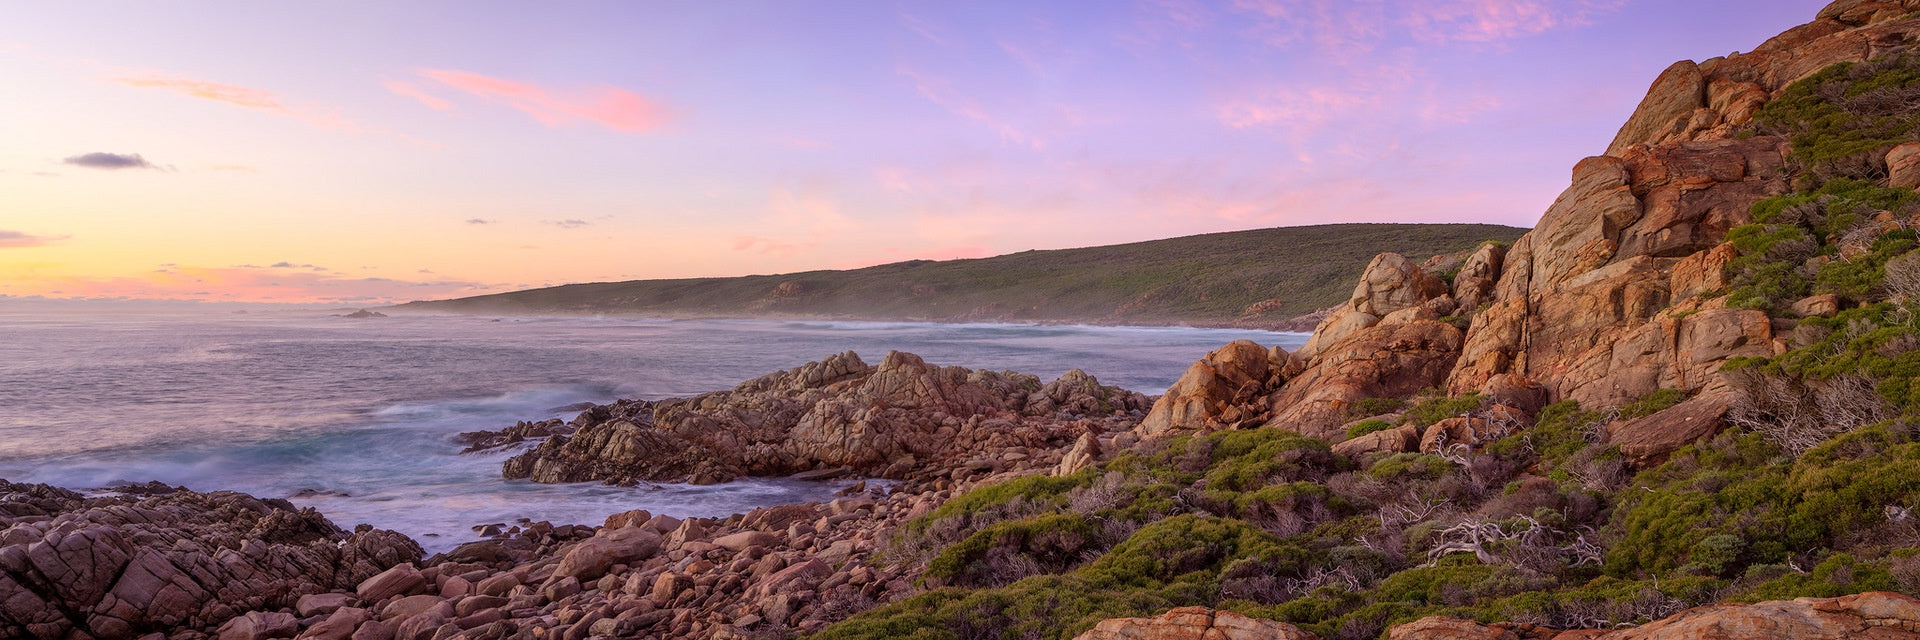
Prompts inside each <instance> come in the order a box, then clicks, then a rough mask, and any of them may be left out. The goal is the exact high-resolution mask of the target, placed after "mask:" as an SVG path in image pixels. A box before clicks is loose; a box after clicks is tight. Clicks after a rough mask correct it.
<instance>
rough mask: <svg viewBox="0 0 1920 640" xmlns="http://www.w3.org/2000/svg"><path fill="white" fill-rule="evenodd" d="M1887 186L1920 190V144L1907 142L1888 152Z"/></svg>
mask: <svg viewBox="0 0 1920 640" xmlns="http://www.w3.org/2000/svg"><path fill="white" fill-rule="evenodd" d="M1887 185H1888V186H1893V187H1906V188H1908V189H1914V188H1920V142H1907V143H1902V144H1900V145H1897V146H1895V147H1894V148H1892V149H1889V150H1888V151H1887Z"/></svg>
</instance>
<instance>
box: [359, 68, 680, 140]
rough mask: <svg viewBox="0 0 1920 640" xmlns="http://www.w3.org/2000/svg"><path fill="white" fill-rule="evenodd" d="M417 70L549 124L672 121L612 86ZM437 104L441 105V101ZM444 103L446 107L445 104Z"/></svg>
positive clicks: (641, 128)
mask: <svg viewBox="0 0 1920 640" xmlns="http://www.w3.org/2000/svg"><path fill="white" fill-rule="evenodd" d="M419 73H420V75H421V76H423V77H425V78H427V79H429V80H432V81H434V82H438V83H440V84H441V85H443V86H446V87H448V88H452V89H456V90H459V91H461V92H463V93H466V94H468V95H471V96H474V97H477V98H483V99H486V100H491V101H495V102H500V103H503V104H506V105H507V106H509V107H513V108H515V109H518V110H520V111H522V112H524V113H526V114H527V115H529V116H533V119H534V120H537V121H539V122H540V123H541V124H544V125H547V126H549V127H559V126H565V125H570V124H574V123H580V122H584V123H588V124H594V125H598V126H601V127H606V128H608V129H612V130H614V131H620V132H624V133H645V132H648V131H655V130H658V129H660V128H662V127H665V126H666V125H667V123H668V121H670V120H671V119H672V112H671V110H669V109H668V108H667V107H666V105H665V104H662V103H661V102H659V101H657V100H654V99H651V98H647V97H645V96H642V95H640V94H637V93H634V92H632V91H627V90H625V89H620V88H616V87H610V86H593V87H586V88H583V89H577V90H559V89H552V88H548V87H545V86H541V85H538V84H534V83H530V82H520V81H515V80H507V79H504V78H496V77H493V76H488V75H482V74H478V73H474V72H471V71H455V70H448V69H421V70H419ZM407 89H413V90H414V92H415V93H419V94H420V95H412V94H409V93H406V90H407ZM387 90H389V91H393V92H395V93H397V94H400V95H405V96H407V97H410V98H414V99H416V100H421V99H422V98H423V97H425V98H428V99H430V100H439V99H438V98H432V97H431V96H426V94H425V93H424V92H420V91H418V90H417V88H413V87H411V85H405V84H404V83H401V88H396V86H395V83H391V82H389V83H388V84H387ZM422 101H423V102H426V103H427V105H428V106H434V105H435V103H434V102H428V101H427V100H422ZM440 102H442V103H445V101H440ZM446 104H448V106H449V107H450V106H451V103H446ZM435 108H440V107H435Z"/></svg>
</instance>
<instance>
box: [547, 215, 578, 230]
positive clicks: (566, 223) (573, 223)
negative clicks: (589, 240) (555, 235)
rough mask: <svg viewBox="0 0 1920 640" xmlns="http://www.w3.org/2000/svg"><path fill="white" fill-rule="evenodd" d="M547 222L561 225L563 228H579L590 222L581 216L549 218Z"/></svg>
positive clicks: (557, 225)
mask: <svg viewBox="0 0 1920 640" xmlns="http://www.w3.org/2000/svg"><path fill="white" fill-rule="evenodd" d="M547 224H550V225H553V226H556V227H560V228H562V229H578V228H580V227H584V226H587V224H588V223H587V221H585V220H581V219H579V218H568V219H566V220H548V221H547Z"/></svg>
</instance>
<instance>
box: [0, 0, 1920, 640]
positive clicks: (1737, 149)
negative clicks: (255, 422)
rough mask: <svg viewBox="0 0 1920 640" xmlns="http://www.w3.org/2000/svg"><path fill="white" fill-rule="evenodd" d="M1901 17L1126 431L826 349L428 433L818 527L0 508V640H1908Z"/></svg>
mask: <svg viewBox="0 0 1920 640" xmlns="http://www.w3.org/2000/svg"><path fill="white" fill-rule="evenodd" d="M1916 12H1920V1H1914V0H1906V1H1903V2H1878V1H1872V0H1841V1H1840V2H1835V3H1833V4H1831V5H1830V6H1828V7H1827V8H1826V9H1824V10H1822V11H1821V12H1820V13H1819V14H1818V15H1817V16H1816V17H1815V19H1814V21H1813V22H1810V23H1808V24H1806V25H1802V26H1799V27H1795V28H1792V29H1789V30H1787V31H1786V32H1784V33H1782V34H1781V35H1780V36H1778V37H1776V38H1773V39H1771V40H1769V41H1767V42H1766V43H1763V44H1762V45H1760V46H1759V47H1757V48H1756V49H1755V50H1753V51H1751V52H1746V53H1740V54H1733V55H1729V56H1727V57H1724V58H1715V59H1711V60H1707V61H1704V62H1698V63H1695V62H1682V63H1679V64H1676V65H1674V66H1673V67H1671V68H1669V69H1668V70H1667V71H1666V72H1665V73H1663V74H1661V76H1660V77H1659V78H1658V79H1657V80H1656V81H1655V82H1654V84H1653V86H1652V88H1651V89H1650V91H1649V93H1648V95H1647V97H1646V99H1645V100H1644V101H1643V102H1642V103H1641V105H1640V107H1639V109H1638V110H1637V111H1636V112H1635V113H1634V114H1633V116H1632V118H1630V119H1629V120H1628V122H1627V123H1626V124H1625V125H1624V126H1623V127H1622V128H1621V130H1620V132H1619V135H1618V136H1617V138H1616V139H1615V141H1614V142H1613V144H1612V145H1610V146H1609V148H1608V149H1607V150H1606V153H1605V154H1603V155H1599V156H1595V157H1592V158H1587V159H1585V160H1582V161H1580V162H1578V163H1577V164H1576V165H1575V166H1574V168H1573V171H1572V178H1571V184H1570V186H1569V187H1568V188H1567V190H1566V191H1565V192H1564V193H1563V194H1562V196H1561V197H1560V198H1559V199H1558V200H1557V201H1556V202H1555V203H1554V204H1553V205H1552V206H1551V207H1550V208H1549V209H1548V210H1547V211H1546V212H1545V214H1544V215H1543V216H1542V218H1541V221H1540V223H1539V225H1538V226H1537V227H1536V228H1535V229H1533V230H1532V231H1531V232H1528V233H1527V234H1526V235H1524V236H1521V237H1520V238H1518V239H1517V240H1516V241H1514V242H1512V243H1510V244H1508V243H1499V242H1493V243H1483V244H1479V245H1477V246H1475V247H1474V248H1472V249H1469V250H1467V251H1464V252H1459V253H1456V254H1452V255H1443V256H1439V257H1436V258H1433V259H1426V260H1421V259H1419V256H1405V255H1401V254H1398V253H1383V254H1379V255H1377V256H1374V257H1373V258H1372V259H1371V261H1370V262H1368V263H1367V266H1366V268H1365V270H1364V273H1363V274H1362V275H1361V276H1360V278H1359V282H1358V283H1357V284H1355V285H1354V286H1352V288H1351V293H1350V294H1349V295H1347V296H1346V298H1345V301H1344V302H1340V303H1339V304H1338V305H1336V306H1335V307H1334V308H1333V309H1332V310H1331V311H1329V312H1328V313H1326V314H1325V315H1324V316H1323V317H1321V318H1319V319H1318V320H1317V324H1316V327H1315V330H1314V333H1313V335H1312V337H1311V339H1310V340H1309V341H1308V342H1307V343H1306V344H1305V345H1304V346H1302V347H1300V348H1298V349H1295V350H1292V351H1287V350H1284V349H1280V348H1276V347H1267V346H1262V345H1259V344H1255V343H1252V342H1236V343H1232V344H1228V345H1224V346H1222V347H1221V348H1219V349H1217V350H1215V351H1213V352H1211V353H1209V354H1206V356H1205V357H1203V358H1201V359H1200V360H1199V361H1197V362H1195V363H1194V364H1193V365H1192V366H1191V367H1190V368H1189V369H1188V370H1187V371H1186V372H1185V373H1184V375H1182V376H1181V377H1180V379H1179V381H1178V382H1177V383H1175V384H1174V385H1173V387H1172V388H1170V389H1169V390H1168V391H1167V392H1166V393H1165V394H1164V395H1162V396H1160V397H1158V398H1147V397H1144V396H1141V395H1139V394H1137V393H1132V392H1128V391H1125V390H1121V389H1116V388H1113V387H1108V386H1103V385H1100V384H1099V382H1098V381H1096V380H1094V379H1093V378H1092V377H1090V376H1087V375H1085V374H1083V373H1080V372H1069V373H1068V374H1066V375H1063V376H1062V377H1061V378H1060V379H1058V380H1055V381H1052V382H1046V383H1043V382H1042V381H1041V380H1039V379H1038V378H1034V377H1032V376H1026V375H1022V374H1017V373H1011V372H991V371H976V370H969V369H964V368H957V367H940V366H936V365H933V364H929V363H926V362H924V361H922V360H921V359H920V358H918V357H915V356H913V355H910V354H905V353H891V354H887V355H886V356H885V357H884V358H882V359H881V361H880V363H879V364H877V365H869V364H867V363H866V362H864V361H863V360H861V359H860V358H859V357H858V356H856V355H854V354H851V353H847V354H839V355H835V356H831V357H828V358H826V359H823V360H821V361H819V362H814V363H810V364H807V365H803V366H800V367H797V368H794V369H792V370H789V371H783V372H777V373H773V374H770V375H767V376H764V377H761V378H757V379H755V380H750V381H747V382H744V383H742V384H740V385H739V386H737V387H735V388H733V389H730V390H726V391H718V392H714V393H709V394H703V395H699V396H695V397H692V398H681V399H669V400H661V401H620V402H616V403H613V404H610V405H602V406H594V407H592V408H589V409H587V410H585V411H583V412H582V413H581V414H580V415H579V416H578V417H576V418H574V419H573V420H569V421H558V420H553V421H545V422H526V423H521V424H518V425H514V426H512V427H509V428H506V429H503V430H500V431H487V432H474V433H471V434H466V435H465V436H464V442H463V444H465V445H467V446H469V448H470V449H471V450H473V451H489V450H498V449H500V448H503V447H505V448H513V450H514V451H517V452H518V453H516V454H515V455H514V456H513V457H512V458H511V459H510V460H508V461H507V462H506V463H505V464H504V466H503V475H505V476H507V477H511V478H529V479H531V480H533V481H536V482H583V481H593V482H606V483H612V484H636V483H642V482H683V481H684V482H698V483H714V482H725V481H728V480H731V479H735V478H739V477H743V476H792V475H799V476H800V477H804V478H817V479H819V478H834V479H836V480H835V481H837V482H841V483H844V484H845V485H846V487H847V489H846V491H845V492H844V493H845V495H843V496H842V497H840V498H838V499H835V500H832V501H830V502H826V503H813V504H802V505H784V506H776V507H769V508H764V509H757V510H754V511H752V512H749V513H745V514H738V515H734V516H731V517H726V518H689V519H684V520H681V519H675V518H671V517H667V516H661V515H654V514H649V513H647V512H644V511H632V512H627V513H622V514H617V515H614V516H612V517H609V518H608V519H607V520H606V521H605V522H603V523H599V524H597V525H585V524H562V525H554V524H551V523H544V522H542V523H532V522H524V523H520V524H517V525H515V526H512V527H507V528H505V529H504V530H497V531H490V532H489V533H490V534H492V535H491V536H490V537H489V538H488V539H485V540H481V541H478V542H472V543H468V544H465V545H462V546H460V547H458V548H456V549H454V550H452V551H450V552H447V553H444V554H439V555H435V556H433V557H424V558H423V557H422V553H421V550H420V548H419V547H418V546H417V545H415V544H414V543H412V542H411V541H409V540H407V539H405V538H404V537H402V536H399V535H397V534H394V533H391V532H386V531H378V530H373V529H371V528H367V527H362V528H359V529H357V530H356V531H354V532H351V533H349V532H347V531H344V530H341V529H339V528H338V527H336V526H334V525H333V524H331V523H329V522H327V521H326V520H325V519H324V518H321V517H320V516H319V515H318V514H316V513H314V512H312V511H310V510H308V511H303V510H297V509H294V508H293V507H292V506H291V505H289V504H287V503H285V502H283V501H277V500H261V499H256V498H252V497H248V496H243V495H239V494H233V493H224V492H215V493H206V494H202V493H196V492H191V491H186V490H183V489H177V488H171V487H164V486H157V485H150V486H145V487H131V488H127V489H125V490H123V491H121V492H120V493H118V494H116V495H109V496H104V497H86V496H82V495H79V494H76V493H73V492H70V491H66V490H63V489H57V488H52V487H47V486H41V485H19V484H0V636H6V637H36V638H101V639H109V638H114V639H118V638H143V639H144V638H211V637H219V638H223V639H235V640H237V639H241V638H291V637H301V638H339V639H344V638H355V639H381V640H385V639H392V638H402V639H406V640H426V639H433V640H442V639H447V638H540V639H550V638H561V639H567V640H573V639H580V638H600V637H605V638H791V637H799V636H809V637H817V638H897V637H918V638H1063V639H1064V638H1081V639H1086V640H1106V639H1120V638H1140V639H1147V638H1153V639H1174V638H1193V639H1211V638H1221V639H1252V638H1329V639H1334V638H1338V639H1367V638H1388V639H1389V640H1399V639H1407V640H1414V639H1424V638H1462V639H1465V638H1476V639H1478V638H1484V639H1488V640H1503V639H1512V640H1521V639H1548V638H1552V639H1559V640H1574V639H1589V638H1604V639H1619V640H1625V639H1635V640H1652V639H1662V640H1693V639H1713V638H1729V639H1731V638H1788V639H1828V638H1834V639H1838V638H1883V639H1897V638H1920V600H1916V599H1915V598H1914V596H1915V595H1920V517H1917V516H1916V510H1917V509H1920V473H1915V470H1916V469H1920V321H1916V318H1920V238H1917V237H1916V234H1915V229H1916V228H1920V215H1917V212H1920V196H1917V195H1916V194H1915V193H1914V191H1913V188H1914V187H1915V186H1920V160H1917V159H1920V17H1915V16H1916ZM450 446H451V445H450ZM863 479H872V480H874V481H873V482H871V483H869V482H866V481H864V480H863Z"/></svg>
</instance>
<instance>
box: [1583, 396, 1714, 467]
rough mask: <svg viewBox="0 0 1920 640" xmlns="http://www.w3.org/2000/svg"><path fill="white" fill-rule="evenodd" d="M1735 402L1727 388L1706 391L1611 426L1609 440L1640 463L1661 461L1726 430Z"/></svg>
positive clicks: (1608, 429)
mask: <svg viewBox="0 0 1920 640" xmlns="http://www.w3.org/2000/svg"><path fill="white" fill-rule="evenodd" d="M1732 402H1733V396H1732V393H1731V392H1729V391H1727V390H1725V389H1716V390H1712V391H1707V392H1703V393H1701V394H1700V395H1697V396H1694V397H1692V398H1689V399H1687V400H1685V401H1683V402H1681V403H1680V404H1677V405H1674V406H1672V407H1669V408H1667V409H1666V410H1664V411H1659V412H1656V413H1654V414H1652V415H1649V416H1645V417H1641V418H1636V419H1633V420H1627V421H1623V422H1616V423H1614V424H1611V425H1608V427H1607V441H1608V442H1609V443H1611V444H1613V445H1614V446H1617V447H1619V448H1620V453H1622V454H1625V455H1626V456H1627V457H1628V458H1629V459H1632V460H1634V461H1636V462H1638V463H1640V464H1643V465H1644V464H1648V463H1653V462H1657V461H1659V460H1661V459H1664V458H1665V456H1666V455H1667V454H1669V453H1673V452H1674V451H1677V450H1679V449H1680V447H1684V446H1686V445H1688V444H1692V443H1693V442H1694V441H1697V440H1699V439H1701V438H1707V437H1711V436H1713V435H1714V434H1716V433H1719V432H1720V430H1721V429H1724V428H1726V424H1727V423H1726V416H1727V409H1728V407H1730V406H1732Z"/></svg>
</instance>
